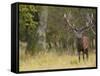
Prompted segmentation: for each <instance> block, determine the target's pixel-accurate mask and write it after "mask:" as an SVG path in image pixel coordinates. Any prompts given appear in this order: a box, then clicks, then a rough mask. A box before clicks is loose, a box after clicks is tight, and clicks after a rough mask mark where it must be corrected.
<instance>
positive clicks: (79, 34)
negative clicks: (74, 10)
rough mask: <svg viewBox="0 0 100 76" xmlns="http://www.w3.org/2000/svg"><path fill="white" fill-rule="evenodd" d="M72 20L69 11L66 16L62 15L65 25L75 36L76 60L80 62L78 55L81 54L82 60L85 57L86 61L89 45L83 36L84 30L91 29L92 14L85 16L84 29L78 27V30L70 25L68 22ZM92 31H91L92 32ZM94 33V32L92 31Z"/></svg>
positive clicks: (86, 38)
mask: <svg viewBox="0 0 100 76" xmlns="http://www.w3.org/2000/svg"><path fill="white" fill-rule="evenodd" d="M71 18H72V14H71V11H70V12H69V13H68V14H67V15H66V14H64V19H65V21H66V25H67V26H69V27H70V28H71V29H72V31H73V33H74V35H75V36H76V45H77V52H78V59H79V61H80V55H81V52H82V55H83V60H84V56H85V55H86V57H87V59H88V57H89V56H88V44H89V41H88V40H89V39H88V37H87V36H85V35H83V33H84V31H85V30H86V29H89V28H91V29H92V27H93V25H92V23H93V22H92V20H93V14H87V15H86V19H87V21H86V26H85V27H80V28H76V27H75V25H74V24H72V22H70V19H71ZM92 31H93V30H92ZM93 32H94V31H93Z"/></svg>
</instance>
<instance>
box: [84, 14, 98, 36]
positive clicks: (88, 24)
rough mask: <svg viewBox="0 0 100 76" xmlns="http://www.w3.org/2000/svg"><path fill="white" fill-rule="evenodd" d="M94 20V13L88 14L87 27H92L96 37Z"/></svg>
mask: <svg viewBox="0 0 100 76" xmlns="http://www.w3.org/2000/svg"><path fill="white" fill-rule="evenodd" d="M93 18H94V15H93V13H91V14H89V13H88V14H87V22H86V26H90V28H91V30H92V32H93V34H95V35H96V33H95V31H94V30H93V26H94V23H93Z"/></svg>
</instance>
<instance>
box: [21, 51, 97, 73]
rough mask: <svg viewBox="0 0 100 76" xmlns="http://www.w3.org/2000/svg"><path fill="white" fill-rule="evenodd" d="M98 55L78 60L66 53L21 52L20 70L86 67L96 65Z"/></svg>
mask: <svg viewBox="0 0 100 76" xmlns="http://www.w3.org/2000/svg"><path fill="white" fill-rule="evenodd" d="M95 66H96V56H95V54H93V53H91V54H90V55H89V60H88V61H85V62H84V61H83V60H82V59H81V61H80V62H79V61H78V57H77V56H75V55H73V56H71V55H66V54H65V53H63V54H61V55H58V54H56V53H55V52H48V53H46V52H40V53H39V54H36V55H34V56H31V55H25V54H24V52H20V61H19V70H20V71H32V70H46V69H64V68H84V67H95Z"/></svg>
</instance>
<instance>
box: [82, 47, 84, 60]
mask: <svg viewBox="0 0 100 76" xmlns="http://www.w3.org/2000/svg"><path fill="white" fill-rule="evenodd" d="M82 53H83V61H84V58H85V56H84V55H85V52H84V49H83V50H82Z"/></svg>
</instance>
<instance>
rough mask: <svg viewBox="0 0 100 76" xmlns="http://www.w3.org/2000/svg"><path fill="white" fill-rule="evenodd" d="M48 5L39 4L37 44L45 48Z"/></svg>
mask: <svg viewBox="0 0 100 76" xmlns="http://www.w3.org/2000/svg"><path fill="white" fill-rule="evenodd" d="M47 18H48V7H47V6H41V11H40V14H39V27H38V31H37V33H38V46H39V47H40V48H42V49H43V50H46V29H47Z"/></svg>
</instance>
